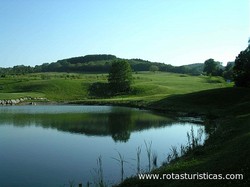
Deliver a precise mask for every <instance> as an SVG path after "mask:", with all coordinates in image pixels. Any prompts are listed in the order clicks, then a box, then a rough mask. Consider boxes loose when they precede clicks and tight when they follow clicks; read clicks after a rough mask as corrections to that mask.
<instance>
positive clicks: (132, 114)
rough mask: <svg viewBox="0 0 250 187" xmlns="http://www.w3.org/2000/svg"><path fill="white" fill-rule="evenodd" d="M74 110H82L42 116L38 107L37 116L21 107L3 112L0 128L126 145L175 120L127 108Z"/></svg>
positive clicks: (41, 111) (0, 114)
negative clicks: (48, 131) (136, 134)
mask: <svg viewBox="0 0 250 187" xmlns="http://www.w3.org/2000/svg"><path fill="white" fill-rule="evenodd" d="M58 107H59V106H57V108H58ZM74 107H79V106H70V107H69V108H67V107H66V109H65V106H64V107H62V110H61V111H60V112H58V110H57V111H56V112H53V111H49V113H48V112H47V113H46V112H44V111H43V110H40V112H39V110H37V108H38V109H39V106H35V109H36V110H37V111H36V112H34V111H33V110H32V108H30V109H31V111H32V112H31V111H29V110H28V111H25V109H27V108H25V106H24V110H19V109H20V108H19V107H17V110H13V108H12V109H9V110H6V109H3V108H1V109H0V110H1V113H0V125H3V124H8V125H14V126H18V127H25V126H30V125H36V126H41V127H43V128H53V129H57V130H59V131H64V132H70V133H78V134H84V135H87V136H111V137H112V139H113V140H114V141H115V142H118V141H119V142H127V141H128V140H129V138H130V134H131V132H134V131H141V130H144V129H149V128H157V127H162V126H166V125H171V124H172V123H173V122H174V120H173V119H170V118H167V117H165V116H160V115H155V114H153V113H150V112H147V111H140V110H137V109H128V108H117V107H112V108H109V111H108V112H105V110H102V111H97V112H94V113H93V112H89V113H88V112H81V113H79V112H77V113H73V112H72V113H71V112H69V111H67V110H68V109H70V108H74ZM14 109H15V108H14ZM41 109H42V106H41ZM17 111H18V112H17Z"/></svg>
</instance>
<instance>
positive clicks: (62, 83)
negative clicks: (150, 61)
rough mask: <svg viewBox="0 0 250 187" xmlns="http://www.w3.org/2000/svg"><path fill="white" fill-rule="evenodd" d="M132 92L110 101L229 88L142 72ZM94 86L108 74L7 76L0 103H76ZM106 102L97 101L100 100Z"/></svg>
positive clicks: (212, 82)
mask: <svg viewBox="0 0 250 187" xmlns="http://www.w3.org/2000/svg"><path fill="white" fill-rule="evenodd" d="M133 77H134V81H133V82H134V83H133V85H132V87H133V91H132V93H130V94H128V95H123V96H117V97H113V98H109V100H110V101H112V100H144V101H146V102H147V101H148V102H151V101H156V100H159V99H161V98H164V97H166V96H169V95H173V94H185V93H191V92H195V91H200V90H207V89H213V88H221V87H228V86H231V85H230V84H227V83H226V82H225V81H224V80H223V79H222V78H219V77H215V78H214V77H213V78H209V77H206V76H188V75H181V74H173V73H160V72H159V73H151V72H143V73H137V74H135V73H134V74H133ZM94 82H107V74H106V75H105V74H73V73H68V74H67V73H39V74H28V75H19V76H12V77H11V76H8V77H6V78H1V79H0V99H9V98H12V97H13V98H16V97H19V96H25V95H27V96H28V95H31V96H41V97H46V98H47V99H49V100H53V101H76V100H88V99H89V98H92V97H91V95H89V94H88V87H89V86H90V84H92V83H94ZM103 99H104V101H105V100H107V98H101V99H100V98H99V100H103Z"/></svg>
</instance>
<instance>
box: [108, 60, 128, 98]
mask: <svg viewBox="0 0 250 187" xmlns="http://www.w3.org/2000/svg"><path fill="white" fill-rule="evenodd" d="M108 82H109V85H110V88H111V90H112V92H113V93H115V94H117V93H122V92H128V91H130V90H131V83H132V70H131V67H130V65H129V63H128V62H127V61H125V60H116V61H114V62H113V63H112V66H111V68H110V72H109V76H108Z"/></svg>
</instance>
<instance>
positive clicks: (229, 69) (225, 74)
mask: <svg viewBox="0 0 250 187" xmlns="http://www.w3.org/2000/svg"><path fill="white" fill-rule="evenodd" d="M233 67H234V62H228V63H227V66H226V67H225V70H224V72H223V77H224V78H225V79H227V80H232V79H233Z"/></svg>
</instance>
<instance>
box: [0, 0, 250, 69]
mask: <svg viewBox="0 0 250 187" xmlns="http://www.w3.org/2000/svg"><path fill="white" fill-rule="evenodd" d="M249 37H250V0H0V67H12V66H15V65H30V66H35V65H41V64H43V63H50V62H56V61H57V60H60V59H65V58H70V57H76V56H84V55H88V54H112V55H116V56H117V57H120V58H126V59H131V58H140V59H144V60H149V61H153V62H163V63H166V64H172V65H175V66H178V65H184V64H192V63H203V62H204V61H205V60H207V59H209V58H213V59H215V60H216V61H220V62H223V64H224V65H226V63H227V62H229V61H234V60H235V57H236V56H237V55H238V54H239V52H240V51H242V50H244V49H245V48H246V47H247V45H248V39H249Z"/></svg>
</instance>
